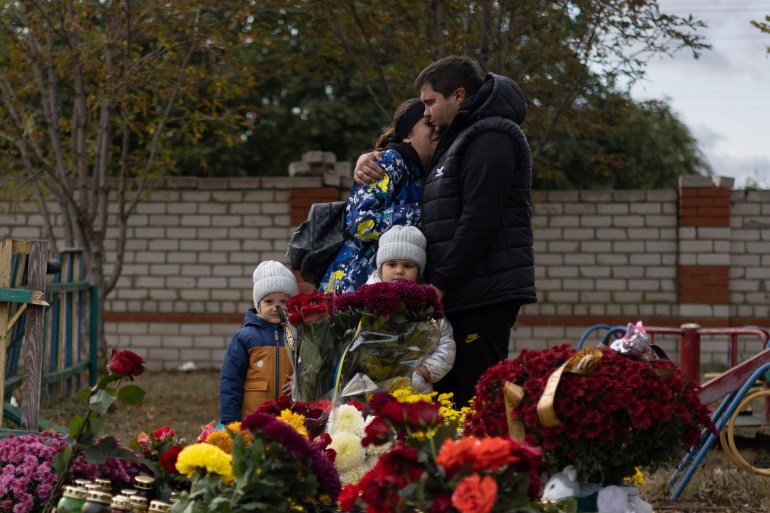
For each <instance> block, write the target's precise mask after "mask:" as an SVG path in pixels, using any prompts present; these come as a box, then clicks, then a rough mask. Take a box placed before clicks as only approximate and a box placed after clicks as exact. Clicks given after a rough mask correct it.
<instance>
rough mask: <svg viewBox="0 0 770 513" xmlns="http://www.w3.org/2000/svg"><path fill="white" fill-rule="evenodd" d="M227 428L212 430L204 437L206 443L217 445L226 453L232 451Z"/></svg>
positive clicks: (230, 438) (231, 440)
mask: <svg viewBox="0 0 770 513" xmlns="http://www.w3.org/2000/svg"><path fill="white" fill-rule="evenodd" d="M227 431H228V430H227V429H220V430H219V431H213V432H211V433H209V435H208V436H207V437H206V443H207V444H211V445H213V446H215V447H219V448H220V449H222V450H223V451H224V452H226V453H227V454H232V452H233V439H232V437H231V436H230V433H228V432H227Z"/></svg>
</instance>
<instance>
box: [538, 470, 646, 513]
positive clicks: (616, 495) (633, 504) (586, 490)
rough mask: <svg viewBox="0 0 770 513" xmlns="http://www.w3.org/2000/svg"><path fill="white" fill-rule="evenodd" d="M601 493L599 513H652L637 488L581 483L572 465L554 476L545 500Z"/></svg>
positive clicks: (545, 492)
mask: <svg viewBox="0 0 770 513" xmlns="http://www.w3.org/2000/svg"><path fill="white" fill-rule="evenodd" d="M597 491H598V492H599V493H598V494H597V498H596V508H597V510H598V513H652V506H651V505H650V504H649V503H648V502H646V501H644V500H642V498H641V497H639V489H638V488H636V487H635V486H614V485H613V486H606V487H604V488H602V487H601V486H600V485H598V484H595V483H581V482H580V481H578V480H577V470H575V467H573V466H572V465H568V466H566V467H564V470H562V471H561V472H557V473H556V474H554V475H552V476H551V477H550V478H549V479H548V481H547V482H546V483H545V487H544V488H543V500H547V501H558V500H561V499H566V498H568V497H575V498H580V497H587V496H588V495H591V494H592V493H594V492H597Z"/></svg>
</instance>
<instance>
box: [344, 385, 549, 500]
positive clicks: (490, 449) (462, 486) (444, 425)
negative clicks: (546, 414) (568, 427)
mask: <svg viewBox="0 0 770 513" xmlns="http://www.w3.org/2000/svg"><path fill="white" fill-rule="evenodd" d="M371 402H372V403H374V406H373V410H375V411H376V412H377V413H376V416H375V417H374V418H373V419H372V420H371V421H370V422H369V423H368V424H367V425H366V427H365V429H364V433H365V434H364V437H363V439H362V444H363V446H364V447H369V446H372V445H374V446H380V445H384V444H387V445H386V446H387V450H386V451H385V452H383V453H382V454H381V455H380V456H379V458H378V459H377V460H376V462H375V463H374V466H373V467H372V468H371V470H369V471H368V472H367V473H365V474H364V475H363V476H362V477H361V479H360V480H359V481H358V482H357V483H349V484H347V485H345V487H344V488H343V489H342V492H341V493H340V499H339V505H340V509H341V510H342V511H351V510H353V509H354V508H355V507H364V508H365V510H366V511H367V512H369V513H389V512H392V513H396V512H400V511H425V512H428V513H444V512H447V513H448V512H460V513H490V512H528V511H533V512H534V511H541V506H540V505H539V504H538V503H536V502H535V499H536V497H537V496H538V494H539V492H540V481H539V478H538V474H539V469H540V451H539V449H536V448H534V447H531V446H529V445H528V444H526V443H524V442H516V441H514V440H512V439H511V438H510V437H509V436H507V435H504V436H499V437H484V438H470V437H468V438H457V437H458V431H457V429H458V423H457V422H445V420H444V418H443V417H442V415H441V413H440V412H441V410H442V406H441V404H439V403H436V402H432V401H429V400H423V399H418V400H416V401H413V402H408V401H403V402H402V401H399V400H398V399H396V398H395V396H391V395H390V394H385V393H380V394H379V395H378V396H375V397H373V398H372V401H371ZM456 419H457V420H459V417H456Z"/></svg>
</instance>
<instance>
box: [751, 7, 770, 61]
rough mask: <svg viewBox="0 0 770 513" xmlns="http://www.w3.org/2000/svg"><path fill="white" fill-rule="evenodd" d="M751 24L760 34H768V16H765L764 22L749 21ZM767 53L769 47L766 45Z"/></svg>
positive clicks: (769, 28) (769, 24)
mask: <svg viewBox="0 0 770 513" xmlns="http://www.w3.org/2000/svg"><path fill="white" fill-rule="evenodd" d="M751 24H752V25H754V26H755V27H756V28H758V29H759V31H760V32H764V33H765V34H770V16H765V20H764V21H756V20H751ZM767 53H770V45H767Z"/></svg>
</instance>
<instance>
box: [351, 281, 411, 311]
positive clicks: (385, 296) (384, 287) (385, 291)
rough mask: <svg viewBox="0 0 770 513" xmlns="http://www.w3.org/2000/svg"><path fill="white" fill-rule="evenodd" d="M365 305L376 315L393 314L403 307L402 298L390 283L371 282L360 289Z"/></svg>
mask: <svg viewBox="0 0 770 513" xmlns="http://www.w3.org/2000/svg"><path fill="white" fill-rule="evenodd" d="M358 293H359V294H360V295H361V300H362V302H363V304H364V307H365V308H366V309H367V310H370V311H371V312H372V313H374V315H383V316H388V315H393V314H394V313H396V312H398V310H399V309H400V308H401V298H400V297H399V296H398V293H397V292H396V289H395V287H393V286H392V284H390V283H385V282H381V283H371V284H368V285H362V286H361V287H360V288H359V289H358Z"/></svg>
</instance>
